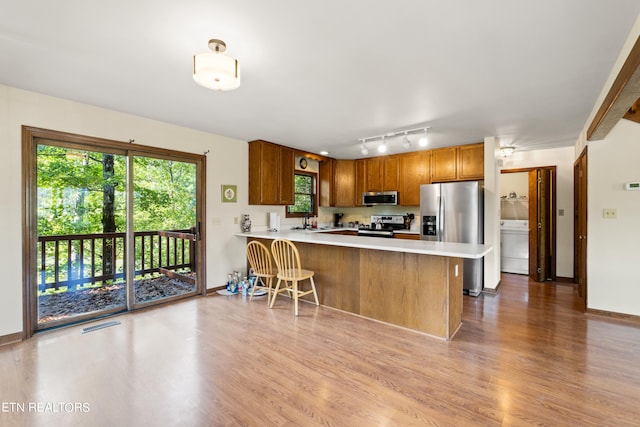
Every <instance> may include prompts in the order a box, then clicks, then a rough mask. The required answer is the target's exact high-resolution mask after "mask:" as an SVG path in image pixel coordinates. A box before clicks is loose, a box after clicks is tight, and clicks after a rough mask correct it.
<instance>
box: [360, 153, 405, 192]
mask: <svg viewBox="0 0 640 427" xmlns="http://www.w3.org/2000/svg"><path fill="white" fill-rule="evenodd" d="M400 157H401V156H399V155H393V156H382V157H372V158H369V159H366V160H365V177H366V183H365V187H364V188H365V190H364V191H397V190H398V188H399V187H400Z"/></svg>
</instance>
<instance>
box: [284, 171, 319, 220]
mask: <svg viewBox="0 0 640 427" xmlns="http://www.w3.org/2000/svg"><path fill="white" fill-rule="evenodd" d="M294 179H295V180H294V190H293V191H294V199H293V200H294V204H293V205H289V206H287V217H303V216H305V214H307V213H308V214H309V216H317V215H318V201H317V197H316V194H317V191H316V174H314V173H310V172H302V171H296V173H295V177H294Z"/></svg>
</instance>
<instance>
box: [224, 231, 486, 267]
mask: <svg viewBox="0 0 640 427" xmlns="http://www.w3.org/2000/svg"><path fill="white" fill-rule="evenodd" d="M339 230H347V228H341V229H339ZM321 231H323V230H320V231H306V230H280V231H251V232H248V233H237V234H236V236H238V237H253V238H256V239H289V240H291V241H292V242H300V243H313V244H318V245H331V246H346V247H351V248H360V249H375V250H380V251H391V252H407V253H416V254H423V255H438V256H448V257H460V258H471V259H477V258H482V257H483V256H485V255H486V254H488V253H489V252H491V250H493V248H492V246H490V245H483V244H470V243H447V242H430V241H426V240H406V239H393V238H384V237H363V236H345V235H340V234H332V233H328V232H325V233H323V232H321ZM324 231H336V230H335V229H334V230H324ZM407 231H409V230H407Z"/></svg>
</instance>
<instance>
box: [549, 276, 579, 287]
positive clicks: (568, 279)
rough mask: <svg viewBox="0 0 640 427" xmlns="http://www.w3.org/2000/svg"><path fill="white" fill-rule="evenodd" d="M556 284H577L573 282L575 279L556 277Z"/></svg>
mask: <svg viewBox="0 0 640 427" xmlns="http://www.w3.org/2000/svg"><path fill="white" fill-rule="evenodd" d="M554 282H559V283H570V284H572V285H574V284H575V283H576V282H575V281H574V280H573V277H556V280H554Z"/></svg>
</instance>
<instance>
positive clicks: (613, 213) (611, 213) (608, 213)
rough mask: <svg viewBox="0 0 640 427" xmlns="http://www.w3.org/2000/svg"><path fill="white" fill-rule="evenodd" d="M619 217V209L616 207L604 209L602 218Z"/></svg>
mask: <svg viewBox="0 0 640 427" xmlns="http://www.w3.org/2000/svg"><path fill="white" fill-rule="evenodd" d="M617 217H618V211H617V209H616V208H604V209H602V218H605V219H616V218H617Z"/></svg>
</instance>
